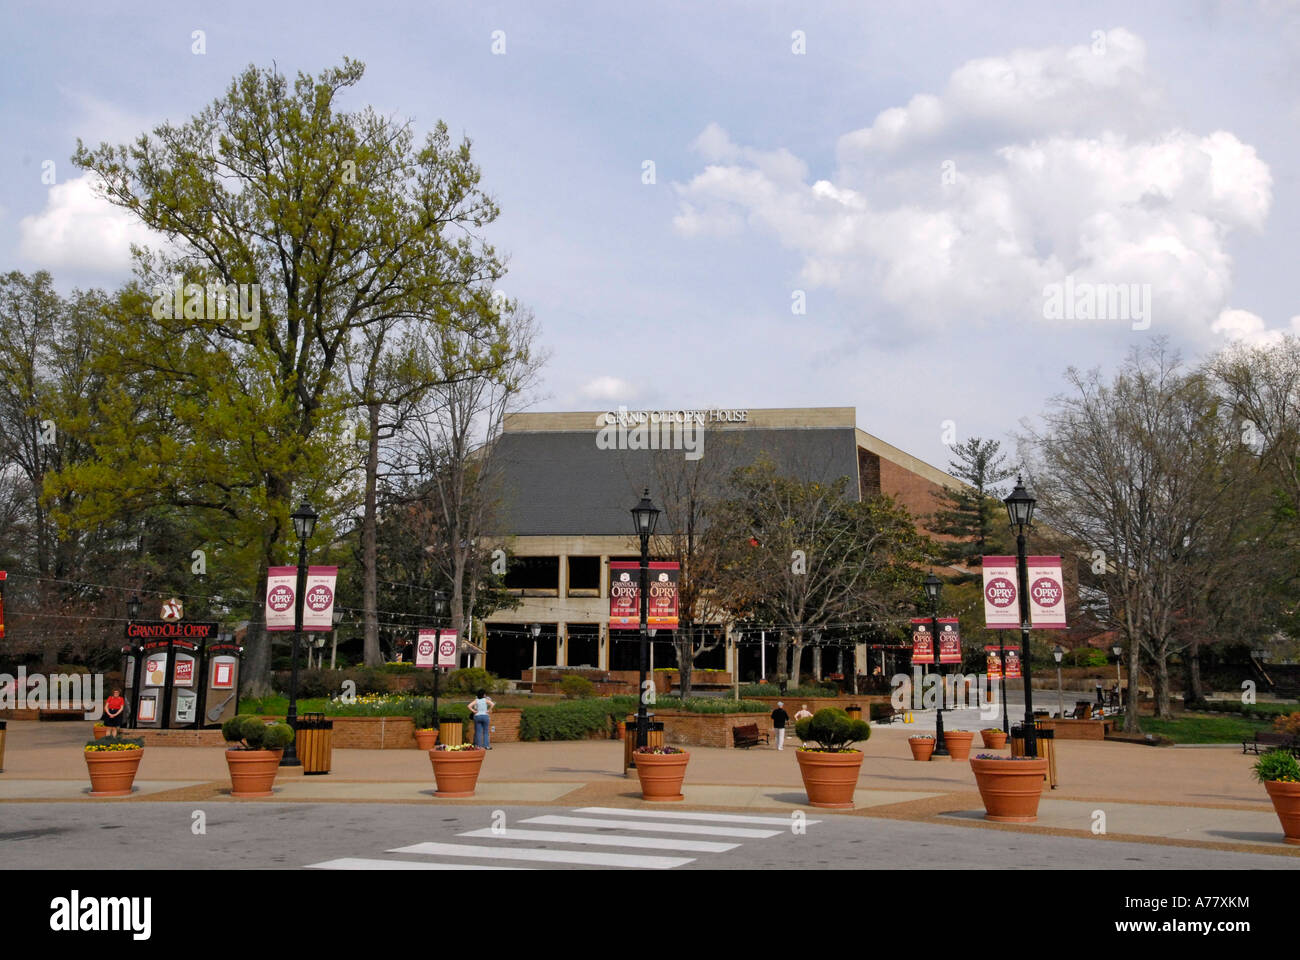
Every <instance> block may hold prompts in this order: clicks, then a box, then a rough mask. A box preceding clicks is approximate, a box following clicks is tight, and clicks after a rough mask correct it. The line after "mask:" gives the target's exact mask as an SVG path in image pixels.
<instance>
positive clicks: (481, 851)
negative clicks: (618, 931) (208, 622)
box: [388, 843, 694, 870]
mask: <svg viewBox="0 0 1300 960" xmlns="http://www.w3.org/2000/svg"><path fill="white" fill-rule="evenodd" d="M388 852H389V853H427V854H429V855H431V856H435V857H475V858H481V859H484V860H532V861H541V862H542V863H578V864H584V865H586V866H589V867H648V868H650V869H652V870H670V869H672V868H673V867H680V866H682V865H683V864H687V863H693V862H694V858H693V857H653V856H649V855H648V854H632V853H594V852H592V851H590V850H544V849H541V848H538V847H478V846H472V845H470V844H458V843H413V844H411V845H410V846H409V847H398V848H397V849H396V850H389V851H388Z"/></svg>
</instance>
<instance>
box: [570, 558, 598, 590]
mask: <svg viewBox="0 0 1300 960" xmlns="http://www.w3.org/2000/svg"><path fill="white" fill-rule="evenodd" d="M568 595H569V596H571V597H599V596H600V557H569V591H568Z"/></svg>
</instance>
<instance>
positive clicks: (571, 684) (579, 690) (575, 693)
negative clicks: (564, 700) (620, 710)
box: [560, 673, 596, 700]
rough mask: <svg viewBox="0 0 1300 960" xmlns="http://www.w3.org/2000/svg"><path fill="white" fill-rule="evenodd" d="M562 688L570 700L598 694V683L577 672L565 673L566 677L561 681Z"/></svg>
mask: <svg viewBox="0 0 1300 960" xmlns="http://www.w3.org/2000/svg"><path fill="white" fill-rule="evenodd" d="M560 690H561V691H562V692H563V693H564V695H565V696H566V697H568V698H569V699H570V700H579V699H586V698H588V697H594V696H595V695H596V685H595V684H594V683H592V682H591V681H590V680H588V679H587V678H586V677H580V676H578V675H577V674H576V673H569V674H565V676H564V679H563V680H561V681H560Z"/></svg>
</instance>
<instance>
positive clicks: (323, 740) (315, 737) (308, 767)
mask: <svg viewBox="0 0 1300 960" xmlns="http://www.w3.org/2000/svg"><path fill="white" fill-rule="evenodd" d="M297 729H298V733H297V736H296V737H295V739H294V749H295V750H297V751H298V759H299V760H300V761H302V772H303V774H304V775H305V776H310V775H312V774H319V773H329V772H330V765H331V763H332V762H333V760H334V721H333V720H330V719H329V718H327V717H326V716H325V714H323V713H304V714H303V715H302V716H300V717H299V718H298V723H297Z"/></svg>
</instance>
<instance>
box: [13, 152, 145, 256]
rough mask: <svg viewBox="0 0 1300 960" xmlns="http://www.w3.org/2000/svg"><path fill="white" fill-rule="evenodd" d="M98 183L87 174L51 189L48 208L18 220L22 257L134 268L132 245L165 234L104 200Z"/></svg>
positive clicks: (90, 174) (93, 177)
mask: <svg viewBox="0 0 1300 960" xmlns="http://www.w3.org/2000/svg"><path fill="white" fill-rule="evenodd" d="M97 182H98V178H97V177H96V176H95V175H94V174H92V173H87V174H84V175H82V176H80V177H78V178H77V179H75V180H68V181H66V182H64V183H57V184H54V185H53V186H51V187H50V188H49V198H48V199H47V200H46V203H45V209H44V210H42V211H41V212H40V213H36V214H32V215H31V216H28V217H23V219H22V220H21V221H20V222H19V224H18V229H19V234H20V246H19V249H20V251H21V253H22V255H23V257H25V258H26V259H28V260H30V261H32V262H33V263H35V264H36V265H37V266H39V267H41V268H45V269H55V268H71V269H74V270H84V271H86V272H89V273H96V274H120V273H126V272H129V270H130V269H131V244H133V243H134V244H139V245H152V246H154V247H157V246H159V245H160V244H161V242H162V238H160V237H158V236H157V235H155V234H153V233H151V232H150V231H149V230H148V229H146V228H145V227H144V226H143V225H142V224H141V223H140V222H139V221H138V220H136V219H135V217H133V216H131V214H129V213H128V212H127V211H125V210H123V209H122V208H121V207H116V206H114V205H113V204H111V203H109V202H108V201H107V200H106V199H104V197H103V196H101V195H100V193H99V191H98V188H97V186H96V184H97Z"/></svg>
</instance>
